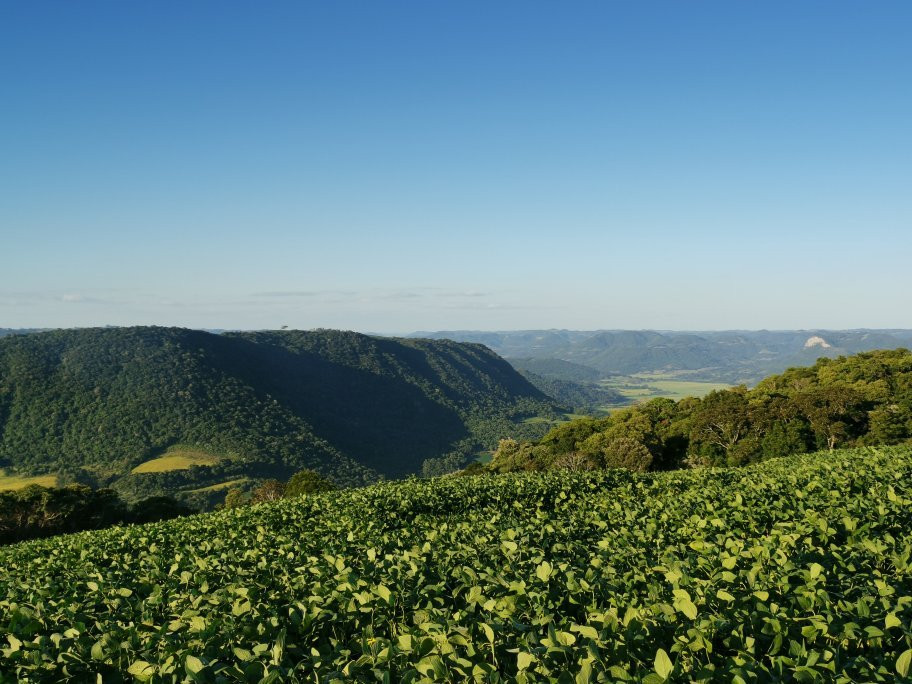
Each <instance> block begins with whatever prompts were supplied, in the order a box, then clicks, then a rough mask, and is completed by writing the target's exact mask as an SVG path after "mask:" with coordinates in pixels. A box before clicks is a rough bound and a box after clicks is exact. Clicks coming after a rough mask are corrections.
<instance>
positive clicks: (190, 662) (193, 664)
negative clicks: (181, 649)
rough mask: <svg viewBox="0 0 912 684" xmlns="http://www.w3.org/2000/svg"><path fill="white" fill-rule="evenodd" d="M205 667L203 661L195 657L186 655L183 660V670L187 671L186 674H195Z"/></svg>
mask: <svg viewBox="0 0 912 684" xmlns="http://www.w3.org/2000/svg"><path fill="white" fill-rule="evenodd" d="M204 667H206V666H205V665H204V664H203V661H202V660H200V659H199V658H197V657H196V656H192V655H188V656H187V658H186V659H185V660H184V668H185V669H186V670H187V674H197V673H199V672H201V671H202V670H203V668H204Z"/></svg>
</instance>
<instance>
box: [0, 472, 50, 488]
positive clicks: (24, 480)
mask: <svg viewBox="0 0 912 684" xmlns="http://www.w3.org/2000/svg"><path fill="white" fill-rule="evenodd" d="M29 485H40V486H42V487H56V486H57V476H56V475H36V476H35V477H28V476H19V475H7V474H6V471H4V470H0V491H4V490H10V489H24V488H25V487H28V486H29Z"/></svg>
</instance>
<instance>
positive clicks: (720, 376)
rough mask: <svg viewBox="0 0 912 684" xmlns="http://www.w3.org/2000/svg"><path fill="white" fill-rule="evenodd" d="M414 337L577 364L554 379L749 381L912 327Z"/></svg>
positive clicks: (884, 345)
mask: <svg viewBox="0 0 912 684" xmlns="http://www.w3.org/2000/svg"><path fill="white" fill-rule="evenodd" d="M414 336H416V337H426V338H432V339H450V340H455V341H461V342H476V343H480V344H484V345H486V346H487V347H489V348H490V349H492V350H494V351H495V352H497V353H498V354H500V355H501V356H503V357H505V358H506V359H507V360H509V361H511V362H514V363H515V364H516V366H517V367H518V368H522V369H523V370H532V372H539V371H535V370H534V369H532V368H530V361H531V360H534V361H535V362H536V363H541V362H543V361H552V362H553V361H563V362H569V363H572V364H575V366H576V367H564V368H563V371H561V370H560V369H559V367H558V366H557V365H552V366H551V367H550V368H551V370H552V371H553V373H556V375H555V377H560V378H562V379H566V380H574V381H577V382H578V381H580V380H581V378H582V377H583V376H585V370H580V368H579V366H582V367H583V368H584V369H589V371H594V372H596V373H598V374H601V375H602V376H606V375H612V374H620V375H627V374H630V373H642V372H682V371H686V372H687V376H688V377H689V378H692V379H694V380H707V381H722V382H730V383H741V382H743V383H747V384H752V383H755V382H757V381H759V380H760V379H762V378H764V377H766V376H767V375H770V374H772V373H779V372H782V371H783V370H785V369H786V368H789V367H792V366H805V365H809V364H812V363H814V361H816V359H818V358H820V357H823V356H826V357H837V356H841V355H847V354H855V353H857V352H861V351H871V350H874V349H895V348H898V347H909V346H912V330H900V329H896V330H786V331H770V330H759V331H742V330H733V331H722V332H667V331H652V330H638V331H635V330H595V331H577V330H517V331H505V332H482V331H473V330H453V331H439V332H422V333H415V335H414Z"/></svg>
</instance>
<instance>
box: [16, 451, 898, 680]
mask: <svg viewBox="0 0 912 684" xmlns="http://www.w3.org/2000/svg"><path fill="white" fill-rule="evenodd" d="M910 510H912V452H910V450H909V449H908V448H905V449H904V448H889V449H887V448H885V449H854V450H847V451H843V452H835V453H820V454H810V455H802V456H799V457H789V458H783V459H774V460H771V461H767V462H765V463H762V464H759V465H757V466H752V467H747V468H741V469H738V468H719V469H702V470H701V469H697V470H688V471H677V472H672V473H645V474H634V473H630V472H628V471H623V470H608V471H592V472H572V471H551V472H544V473H522V474H511V475H502V476H478V477H464V478H440V479H435V480H411V481H406V482H395V483H383V484H380V485H376V486H372V487H367V488H364V489H356V490H347V491H341V492H332V493H328V494H322V495H314V496H305V497H302V498H300V499H294V500H285V501H279V502H276V503H273V504H264V505H260V506H254V507H250V508H245V509H232V510H227V511H223V512H219V513H215V514H209V515H199V516H192V517H188V518H183V519H179V520H174V521H169V522H164V523H155V524H151V525H143V526H131V527H122V528H111V529H108V530H102V531H98V532H90V533H81V534H76V535H69V536H62V537H56V538H51V539H45V540H38V541H34V542H28V543H24V544H18V545H15V546H10V547H6V548H3V549H0V568H2V569H3V572H0V596H4V597H5V598H4V600H3V601H0V628H2V629H3V630H4V631H5V632H6V635H5V636H6V639H7V642H8V644H9V646H8V647H4V648H2V649H0V680H3V679H4V676H6V677H7V678H9V679H10V680H11V681H13V680H16V679H18V680H20V681H21V680H23V679H30V680H32V681H37V680H41V681H60V680H62V679H65V678H70V679H73V680H77V681H81V680H84V679H85V680H87V679H89V678H90V677H91V678H94V676H95V675H96V674H99V675H101V676H103V678H104V679H105V680H106V681H107V680H108V679H111V680H116V679H117V675H118V673H123V672H125V671H129V672H130V673H131V674H133V675H135V676H136V677H137V678H140V679H147V680H148V679H151V680H152V681H172V680H182V679H184V677H185V676H186V674H187V673H191V674H192V677H191V678H192V679H193V680H194V681H201V682H210V681H211V682H216V681H225V682H241V681H262V680H263V679H268V680H269V681H317V680H319V681H334V680H338V681H374V682H376V681H384V678H385V681H406V682H413V683H414V682H422V683H430V682H436V681H453V682H456V681H473V680H475V681H486V682H503V681H516V682H520V683H521V684H522V683H525V682H538V681H551V682H563V681H570V682H574V681H575V682H595V681H630V682H642V683H647V682H649V683H655V684H660V683H661V682H666V681H667V682H679V681H680V682H683V681H697V682H731V681H743V682H766V681H783V682H786V681H789V682H790V681H811V682H813V681H827V682H845V683H846V684H849V683H850V682H861V681H865V682H868V681H897V676H898V677H899V679H900V680H904V679H905V677H906V676H907V674H908V672H909V660H910V658H912V628H910V625H912V598H910V597H912V524H910V523H912V521H910ZM24 577H25V578H29V581H23V579H22V578H24Z"/></svg>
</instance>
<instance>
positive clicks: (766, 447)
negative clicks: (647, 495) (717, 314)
mask: <svg viewBox="0 0 912 684" xmlns="http://www.w3.org/2000/svg"><path fill="white" fill-rule="evenodd" d="M910 438H912V353H910V352H909V351H908V350H906V349H896V350H891V351H873V352H863V353H861V354H856V355H855V356H849V357H840V358H837V359H826V358H822V359H819V360H818V361H817V363H816V364H815V365H813V366H810V367H807V368H793V369H789V370H788V371H786V372H785V373H782V374H781V375H777V376H773V377H770V378H767V379H766V380H764V381H763V382H761V383H760V384H759V385H757V387H755V388H754V389H751V390H748V389H747V388H746V387H743V386H741V387H735V388H732V389H729V390H720V391H716V392H712V393H710V394H709V395H707V396H706V397H704V398H703V399H696V398H688V399H682V400H680V401H678V402H674V401H671V400H669V399H654V400H652V401H648V402H645V403H642V404H638V405H636V406H633V407H631V408H629V409H624V410H620V411H617V412H615V413H613V414H612V415H610V416H608V417H607V418H600V419H594V418H590V419H582V420H577V421H573V422H571V423H567V424H565V425H561V426H558V427H556V428H554V429H552V430H551V431H550V432H549V433H548V434H546V435H545V436H544V437H543V438H542V439H541V440H539V441H526V442H524V441H521V440H504V441H503V442H501V444H500V447H499V449H498V450H497V452H496V453H495V455H494V458H493V460H492V462H491V464H490V466H489V468H490V469H492V470H495V471H499V472H505V471H510V470H529V469H531V470H539V469H548V468H552V467H573V468H598V467H615V466H620V467H627V468H631V469H634V470H667V469H673V468H680V467H685V466H692V465H744V464H746V463H753V462H756V461H761V460H764V459H767V458H772V457H775V456H784V455H788V454H795V453H804V452H809V451H815V450H818V449H833V448H836V447H842V446H857V445H865V444H897V443H900V442H903V441H906V440H908V439H910Z"/></svg>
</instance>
